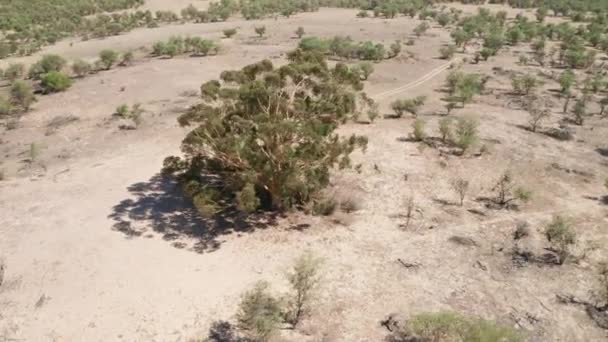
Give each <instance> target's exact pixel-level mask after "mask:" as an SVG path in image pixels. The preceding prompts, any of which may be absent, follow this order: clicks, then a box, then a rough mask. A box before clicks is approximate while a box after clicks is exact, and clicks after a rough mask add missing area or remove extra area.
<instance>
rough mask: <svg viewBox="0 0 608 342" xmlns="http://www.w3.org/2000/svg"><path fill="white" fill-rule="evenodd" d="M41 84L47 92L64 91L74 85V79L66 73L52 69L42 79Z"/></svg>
mask: <svg viewBox="0 0 608 342" xmlns="http://www.w3.org/2000/svg"><path fill="white" fill-rule="evenodd" d="M40 86H41V87H42V91H43V92H44V93H45V94H48V93H56V92H60V91H64V90H66V89H68V88H69V87H70V86H72V80H71V79H70V77H69V76H68V75H66V74H64V73H61V72H57V71H51V72H49V73H47V74H45V75H44V76H42V79H41V80H40Z"/></svg>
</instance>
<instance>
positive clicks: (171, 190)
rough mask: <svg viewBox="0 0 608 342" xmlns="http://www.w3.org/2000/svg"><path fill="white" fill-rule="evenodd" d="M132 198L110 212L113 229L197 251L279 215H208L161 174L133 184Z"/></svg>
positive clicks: (213, 247)
mask: <svg viewBox="0 0 608 342" xmlns="http://www.w3.org/2000/svg"><path fill="white" fill-rule="evenodd" d="M127 190H128V191H129V193H130V194H131V195H132V197H131V198H128V199H125V200H122V201H121V202H120V203H118V204H117V205H115V206H114V207H113V208H112V213H111V214H110V215H108V217H109V218H111V219H112V220H114V224H113V225H112V229H113V230H116V231H119V232H121V233H123V234H125V236H126V237H127V238H135V237H148V238H151V237H154V236H156V235H159V236H162V238H163V239H164V240H166V241H169V242H171V244H172V245H173V246H174V247H176V248H180V249H189V250H192V251H194V252H197V253H205V252H212V251H215V250H217V249H218V248H219V247H220V245H221V244H222V241H221V240H220V237H221V236H223V235H229V234H232V233H237V234H238V233H245V232H251V231H253V230H255V229H257V228H266V227H268V226H270V225H275V224H276V219H277V215H276V214H254V215H245V214H243V213H241V212H239V211H238V210H236V209H234V208H232V209H228V210H225V211H222V212H220V213H218V214H216V215H214V216H213V217H211V218H204V217H202V216H201V215H199V213H198V211H197V210H196V208H194V206H193V205H192V203H191V201H190V200H189V199H188V198H187V197H186V196H184V194H183V192H182V190H181V187H180V185H179V184H178V183H177V182H176V181H175V180H174V179H172V178H170V177H164V176H161V175H160V174H157V175H155V176H153V177H152V178H151V179H150V180H149V181H147V182H139V183H135V184H132V185H130V186H129V187H128V188H127Z"/></svg>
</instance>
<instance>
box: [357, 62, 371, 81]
mask: <svg viewBox="0 0 608 342" xmlns="http://www.w3.org/2000/svg"><path fill="white" fill-rule="evenodd" d="M357 66H358V68H359V71H360V73H361V79H363V80H367V79H368V78H369V76H370V75H371V74H372V73H373V72H374V65H373V64H372V63H370V62H361V63H359V64H357Z"/></svg>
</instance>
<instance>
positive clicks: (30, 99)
mask: <svg viewBox="0 0 608 342" xmlns="http://www.w3.org/2000/svg"><path fill="white" fill-rule="evenodd" d="M9 93H10V101H11V103H12V104H13V105H14V106H17V107H19V108H20V109H21V110H23V111H25V112H27V111H28V110H30V107H31V105H32V103H34V102H35V101H36V97H35V96H34V91H33V90H32V86H31V85H30V84H29V83H28V82H26V81H15V82H13V84H12V85H11V89H10V90H9Z"/></svg>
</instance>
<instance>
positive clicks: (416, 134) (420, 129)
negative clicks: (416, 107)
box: [412, 119, 426, 141]
mask: <svg viewBox="0 0 608 342" xmlns="http://www.w3.org/2000/svg"><path fill="white" fill-rule="evenodd" d="M425 127H426V121H424V120H422V119H416V120H414V122H413V123H412V129H413V133H412V138H413V139H414V140H415V141H424V139H425V138H426V132H425V130H424V128H425Z"/></svg>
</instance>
